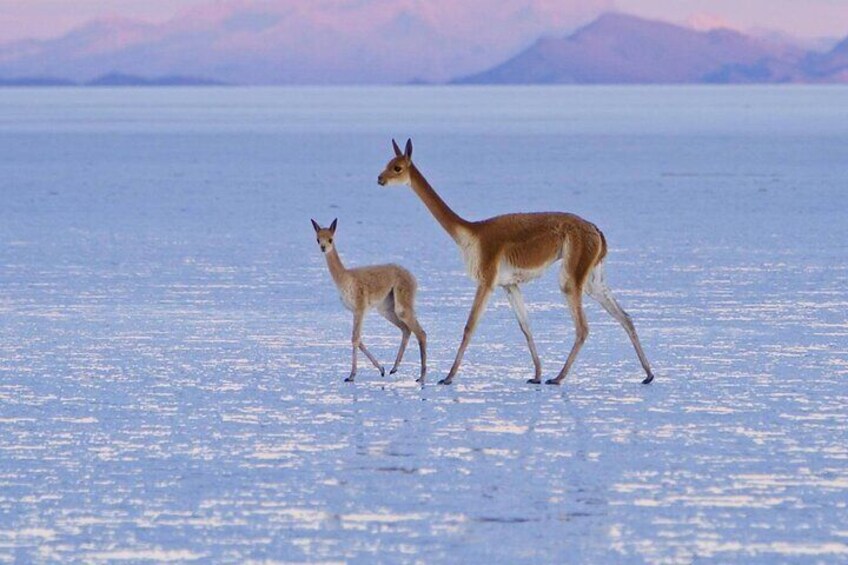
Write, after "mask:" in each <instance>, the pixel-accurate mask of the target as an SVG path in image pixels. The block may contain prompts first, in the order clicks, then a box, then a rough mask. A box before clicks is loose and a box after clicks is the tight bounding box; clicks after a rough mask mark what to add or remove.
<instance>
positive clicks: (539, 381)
mask: <svg viewBox="0 0 848 565" xmlns="http://www.w3.org/2000/svg"><path fill="white" fill-rule="evenodd" d="M527 384H531V385H540V384H542V379H527Z"/></svg>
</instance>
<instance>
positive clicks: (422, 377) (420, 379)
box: [415, 375, 424, 385]
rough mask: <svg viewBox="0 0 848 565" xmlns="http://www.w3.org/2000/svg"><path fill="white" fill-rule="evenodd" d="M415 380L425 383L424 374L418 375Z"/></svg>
mask: <svg viewBox="0 0 848 565" xmlns="http://www.w3.org/2000/svg"><path fill="white" fill-rule="evenodd" d="M415 382H416V383H420V384H422V385H423V384H424V376H423V375H422V376H420V377H418V378H417V379H415Z"/></svg>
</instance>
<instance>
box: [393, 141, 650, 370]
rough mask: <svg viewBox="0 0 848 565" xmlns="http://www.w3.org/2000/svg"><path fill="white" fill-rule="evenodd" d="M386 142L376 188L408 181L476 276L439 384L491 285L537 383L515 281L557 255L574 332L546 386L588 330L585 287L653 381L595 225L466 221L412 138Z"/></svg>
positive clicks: (514, 217)
mask: <svg viewBox="0 0 848 565" xmlns="http://www.w3.org/2000/svg"><path fill="white" fill-rule="evenodd" d="M392 147H393V148H394V150H395V156H394V157H393V158H392V160H391V161H389V164H388V165H386V169H385V170H384V171H383V172H382V173H380V175H379V176H378V177H377V182H378V183H379V184H380V185H381V186H385V185H388V184H407V185H409V186H411V187H412V190H413V191H415V194H417V195H418V197H419V198H420V199H421V200H422V201H423V202H424V204H425V205H426V206H427V208H428V209H429V210H430V213H431V214H433V217H434V218H436V220H437V221H438V222H439V223H440V224H441V225H442V227H443V228H444V229H445V231H447V232H448V234H449V235H450V236H451V237H452V238H453V240H454V242H456V244H457V245H458V246H459V249H460V251H461V252H462V257H463V259H464V260H465V265H466V267H467V269H468V274H469V275H470V276H471V278H473V279H474V280H475V281H477V293H476V295H475V296H474V303H473V305H472V306H471V313H470V314H469V316H468V322H467V323H466V324H465V331H464V333H463V336H462V343H460V345H459V350H458V351H457V353H456V359H455V360H454V362H453V366H451V369H450V372H449V373H448V376H447V377H445V378H444V379H442V380H440V381H439V384H450V383H451V381H453V378H454V376H456V373H457V371H458V370H459V365H460V363H461V362H462V356H463V354H464V353H465V348H466V347H468V342H469V340H470V339H471V335H472V334H473V333H474V328H475V327H476V326H477V322H478V320H479V319H480V316H481V314H482V313H483V310H484V309H485V307H486V302H487V301H488V299H489V295H490V294H491V293H492V290H493V288H494V287H495V286H501V287H503V288H504V290H506V293H507V296H508V298H509V303H510V304H511V305H512V309H513V310H514V311H515V315H516V317H517V318H518V324H519V326H521V331H522V332H523V333H524V337H526V338H527V345H528V346H529V348H530V354H531V355H532V356H533V365H534V367H535V374H534V376H533V378H532V379H530V380H529V381H527V382H530V383H535V384H538V383H540V382H542V365H541V363H540V362H539V355H538V354H537V353H536V344H535V343H534V342H533V335H532V334H531V333H530V322H529V320H528V318H527V309H526V308H525V307H524V300H523V298H522V297H521V291H520V290H519V288H518V285H519V284H522V283H525V282H527V281H529V280H532V279H535V278H536V277H539V276H540V275H541V274H542V273H543V272H544V271H545V270H546V269H547V268H548V267H549V266H550V265H551V264H553V263H554V262H556V261H558V260H560V259H562V268H561V269H560V274H559V284H560V288H561V289H562V291H563V292H564V293H565V296H566V298H567V299H568V305H569V307H570V308H571V316H572V318H573V319H574V325H575V327H576V335H575V340H574V345H573V346H572V348H571V352H570V353H569V354H568V359H566V361H565V365H564V366H563V368H562V370H561V371H560V372H559V375H557V377H556V378H553V379H548V380H547V381H546V382H547V384H560V383H561V382H562V380H563V379H564V378H565V376H566V375H567V374H568V370H569V369H570V368H571V365H572V364H573V363H574V359H575V358H576V357H577V353H578V352H579V351H580V348H581V347H582V346H583V343H584V342H585V341H586V337H587V336H588V335H589V325H588V324H587V323H586V316H585V314H584V313H583V304H582V294H583V292H584V291H585V292H586V293H587V294H588V295H589V296H591V297H592V298H594V299H595V300H597V301H598V302H599V303H600V304H601V306H603V307H604V309H605V310H606V311H607V312H609V313H610V314H611V315H612V316H613V317H614V318H615V319H616V320H618V321H619V323H620V324H621V325H622V326H623V327H624V329H625V331H627V335H629V336H630V341H632V342H633V347H634V348H636V354H637V355H638V356H639V361H640V362H641V363H642V368H643V369H644V370H645V373H646V375H647V376H646V377H645V379H644V380H643V381H642V382H643V383H644V384H648V383H650V382H651V381H652V380H653V379H654V375H653V373H651V366H650V365H649V364H648V359H647V357H645V352H644V351H642V345H641V344H640V343H639V337H638V336H637V335H636V328H635V327H634V326H633V322H632V321H631V319H630V316H628V315H627V313H626V312H625V311H624V310H623V309H622V308H621V306H619V304H618V302H616V301H615V298H613V296H612V293H611V292H610V290H609V288H608V287H607V285H606V283H605V282H604V264H603V260H604V257H605V256H606V254H607V242H606V239H604V235H603V234H602V233H601V230H599V229H598V228H597V227H596V226H595V225H594V224H592V223H590V222H587V221H586V220H584V219H583V218H580V217H579V216H575V215H574V214H565V213H561V212H543V213H535V214H507V215H504V216H495V217H494V218H489V219H488V220H482V221H479V222H469V221H468V220H465V219H463V218H461V217H460V216H459V215H458V214H457V213H456V212H454V211H453V210H451V209H450V208H449V207H448V205H447V204H445V202H444V200H442V199H441V198H440V197H439V195H438V194H436V191H435V190H433V187H431V186H430V184H429V183H428V182H427V180H426V179H425V178H424V176H423V175H422V174H421V173H420V172H419V171H418V169H417V168H416V167H415V165H414V164H413V163H412V141H411V140H407V142H406V149H405V151H403V152H401V150H400V147H398V144H397V143H396V142H395V140H392Z"/></svg>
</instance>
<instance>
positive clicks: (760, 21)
mask: <svg viewBox="0 0 848 565" xmlns="http://www.w3.org/2000/svg"><path fill="white" fill-rule="evenodd" d="M216 1H220V0H0V43H5V42H8V41H13V40H18V39H24V38H40V39H43V38H48V37H56V36H59V35H62V34H63V33H65V32H67V31H69V30H70V29H71V28H73V27H75V26H78V25H81V24H83V23H85V22H87V21H89V20H91V19H94V18H102V17H114V16H122V17H127V18H133V19H141V20H143V21H148V22H162V21H166V20H167V19H169V18H170V17H172V16H174V15H175V14H177V13H178V12H180V11H183V10H186V9H189V8H192V7H194V6H197V5H202V4H210V3H213V2H216ZM302 1H304V2H312V1H315V0H302ZM358 1H360V2H361V1H365V2H367V1H370V0H358ZM420 1H426V0H420ZM457 1H461V0H457ZM492 1H493V2H496V1H497V0H492ZM559 1H563V2H568V1H569V0H559ZM614 4H615V6H616V8H617V9H618V10H619V11H622V12H626V13H631V14H635V15H639V16H645V17H649V18H656V19H662V20H667V21H672V22H678V23H680V22H687V21H691V22H696V23H702V24H703V23H705V22H706V23H710V22H724V23H725V24H727V25H728V26H730V27H734V28H737V29H740V30H749V29H755V28H756V29H774V30H779V31H785V32H788V33H790V34H792V35H795V36H797V37H800V38H816V37H844V36H846V35H848V0H614Z"/></svg>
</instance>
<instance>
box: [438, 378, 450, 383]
mask: <svg viewBox="0 0 848 565" xmlns="http://www.w3.org/2000/svg"><path fill="white" fill-rule="evenodd" d="M452 382H453V379H449V378H444V379H442V380H440V381H439V384H440V385H449V384H451V383H452Z"/></svg>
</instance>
